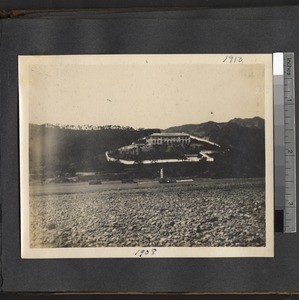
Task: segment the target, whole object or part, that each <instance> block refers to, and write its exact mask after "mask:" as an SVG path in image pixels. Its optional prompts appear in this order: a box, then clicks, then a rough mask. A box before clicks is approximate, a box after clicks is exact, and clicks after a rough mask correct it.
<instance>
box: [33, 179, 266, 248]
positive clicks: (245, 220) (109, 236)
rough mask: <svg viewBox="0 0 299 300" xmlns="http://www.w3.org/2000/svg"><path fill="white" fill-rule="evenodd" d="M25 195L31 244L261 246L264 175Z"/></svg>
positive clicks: (263, 212)
mask: <svg viewBox="0 0 299 300" xmlns="http://www.w3.org/2000/svg"><path fill="white" fill-rule="evenodd" d="M122 186H123V185H121V184H120V185H119V186H117V187H115V188H113V189H105V188H101V189H100V190H98V191H94V190H93V191H84V192H76V193H69V194H63V193H62V194H55V193H52V194H46V195H42V194H41V195H31V198H30V242H31V247H47V248H48V247H50V248H53V247H126V246H127V247H133V246H140V247H147V246H148V247H151V246H155V247H169V246H172V247H183V246H184V247H200V246H209V247H213V246H214V247H219V246H220V247H224V246H228V247H230V246H234V247H238V246H239V247H241V246H242V247H244V246H251V247H258V246H265V186H264V180H263V179H261V180H230V181H223V180H212V181H210V182H208V183H206V182H201V181H194V182H190V183H187V184H186V183H185V184H154V185H152V186H146V185H145V186H142V185H141V184H140V185H139V184H138V185H136V186H135V185H134V186H132V188H127V185H126V188H122Z"/></svg>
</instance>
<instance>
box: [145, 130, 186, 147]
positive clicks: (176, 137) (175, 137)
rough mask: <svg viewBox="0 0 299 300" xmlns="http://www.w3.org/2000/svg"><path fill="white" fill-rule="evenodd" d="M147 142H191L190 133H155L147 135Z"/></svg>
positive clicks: (158, 143) (161, 143) (162, 143)
mask: <svg viewBox="0 0 299 300" xmlns="http://www.w3.org/2000/svg"><path fill="white" fill-rule="evenodd" d="M146 142H147V143H148V144H150V145H172V144H181V145H183V144H186V145H187V144H190V135H189V134H187V133H168V132H162V133H153V134H151V135H149V136H147V137H146Z"/></svg>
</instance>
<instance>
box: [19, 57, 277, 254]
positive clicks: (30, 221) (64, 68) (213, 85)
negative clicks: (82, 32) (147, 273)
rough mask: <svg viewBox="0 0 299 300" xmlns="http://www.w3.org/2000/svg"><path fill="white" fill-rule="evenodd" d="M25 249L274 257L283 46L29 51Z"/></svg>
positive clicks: (24, 119)
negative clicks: (275, 71)
mask: <svg viewBox="0 0 299 300" xmlns="http://www.w3.org/2000/svg"><path fill="white" fill-rule="evenodd" d="M19 95H20V99H19V111H20V180H21V182H20V183H21V249H22V253H21V255H22V258H76V257H78V258H84V257H86V258H91V257H94V258H96V257H120V258H121V257H123V258H126V257H127V258H128V257H132V258H133V257H136V258H137V257H138V258H139V257H145V258H155V257H273V255H274V253H273V244H274V241H273V230H274V229H273V202H274V199H273V111H272V109H273V107H272V106H273V99H272V54H217V55H215V54H204V55H202V54H188V55H166V54H165V55H61V56H19Z"/></svg>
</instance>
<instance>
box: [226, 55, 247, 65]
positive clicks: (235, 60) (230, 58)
mask: <svg viewBox="0 0 299 300" xmlns="http://www.w3.org/2000/svg"><path fill="white" fill-rule="evenodd" d="M222 62H223V63H225V62H226V63H230V64H242V63H243V57H242V56H234V55H226V57H225V59H224V60H223V61H222Z"/></svg>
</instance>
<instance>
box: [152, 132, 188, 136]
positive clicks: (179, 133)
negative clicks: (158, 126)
mask: <svg viewBox="0 0 299 300" xmlns="http://www.w3.org/2000/svg"><path fill="white" fill-rule="evenodd" d="M150 136H154V137H159V136H161V137H163V136H165V137H166V136H186V137H189V136H190V134H188V133H184V132H161V133H153V134H151V135H150Z"/></svg>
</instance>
